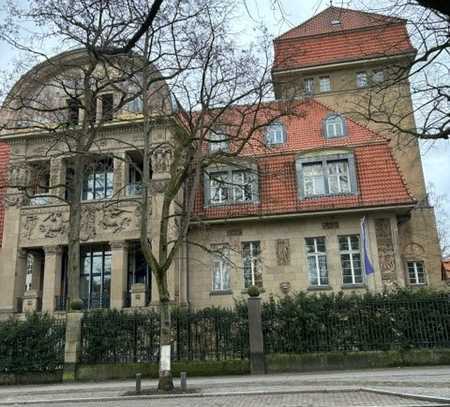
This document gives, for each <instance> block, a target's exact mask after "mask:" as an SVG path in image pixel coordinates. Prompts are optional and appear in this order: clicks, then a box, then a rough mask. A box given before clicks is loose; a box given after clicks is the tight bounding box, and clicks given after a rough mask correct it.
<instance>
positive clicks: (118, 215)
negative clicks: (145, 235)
mask: <svg viewBox="0 0 450 407" xmlns="http://www.w3.org/2000/svg"><path fill="white" fill-rule="evenodd" d="M126 214H131V211H127V210H124V209H120V208H107V209H104V210H103V218H102V220H101V222H100V223H101V225H102V226H103V229H105V230H107V231H108V230H110V231H112V233H117V232H121V231H123V230H125V229H127V228H128V227H129V226H130V224H131V217H130V216H126Z"/></svg>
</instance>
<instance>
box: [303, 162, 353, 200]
mask: <svg viewBox="0 0 450 407" xmlns="http://www.w3.org/2000/svg"><path fill="white" fill-rule="evenodd" d="M296 167H297V178H298V182H299V191H298V193H299V196H300V198H302V199H303V198H310V197H314V196H323V195H338V194H350V193H356V188H357V187H356V173H355V164H354V158H353V156H352V155H351V154H339V155H330V156H320V157H317V158H299V159H297V162H296Z"/></svg>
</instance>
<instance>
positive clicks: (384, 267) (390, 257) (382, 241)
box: [375, 219, 396, 280]
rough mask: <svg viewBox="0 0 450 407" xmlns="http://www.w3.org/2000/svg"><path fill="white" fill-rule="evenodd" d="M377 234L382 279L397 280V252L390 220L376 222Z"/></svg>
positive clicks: (377, 220)
mask: <svg viewBox="0 0 450 407" xmlns="http://www.w3.org/2000/svg"><path fill="white" fill-rule="evenodd" d="M375 234H376V238H377V246H378V259H379V263H380V271H381V278H382V279H383V280H394V279H395V271H396V270H395V251H394V243H393V241H392V230H391V222H390V220H389V219H376V220H375Z"/></svg>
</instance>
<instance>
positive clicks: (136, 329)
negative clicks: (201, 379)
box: [81, 308, 248, 363]
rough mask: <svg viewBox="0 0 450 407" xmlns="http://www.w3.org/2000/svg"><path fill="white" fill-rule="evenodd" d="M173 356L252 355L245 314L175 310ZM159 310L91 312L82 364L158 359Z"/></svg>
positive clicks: (84, 325) (84, 335) (84, 329)
mask: <svg viewBox="0 0 450 407" xmlns="http://www.w3.org/2000/svg"><path fill="white" fill-rule="evenodd" d="M171 318H172V332H173V346H172V358H173V359H174V360H178V361H181V360H225V359H237V358H239V359H242V358H247V357H248V323H247V317H246V315H241V313H239V312H237V311H234V310H225V309H215V308H209V309H204V310H200V311H192V310H188V309H173V310H172V317H171ZM159 330H160V322H159V313H158V312H156V311H155V310H145V311H141V312H135V313H127V312H111V311H92V312H89V313H86V314H85V317H84V318H83V322H82V329H81V362H82V363H127V362H157V361H158V357H159Z"/></svg>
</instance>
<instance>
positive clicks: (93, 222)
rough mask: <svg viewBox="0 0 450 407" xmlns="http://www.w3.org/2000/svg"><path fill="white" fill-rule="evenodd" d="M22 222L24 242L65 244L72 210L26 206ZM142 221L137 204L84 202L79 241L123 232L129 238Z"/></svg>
mask: <svg viewBox="0 0 450 407" xmlns="http://www.w3.org/2000/svg"><path fill="white" fill-rule="evenodd" d="M20 223H21V224H20V235H19V236H20V240H21V245H22V246H27V245H28V244H29V245H41V244H42V245H49V244H63V242H66V241H67V238H68V233H69V227H70V225H69V210H68V207H64V206H52V207H48V206H47V207H42V208H26V209H23V210H22V213H21V219H20ZM140 223H141V214H140V211H139V207H138V206H135V205H127V206H119V205H114V206H111V207H105V206H104V205H95V204H89V205H83V206H82V209H81V224H80V241H81V242H87V241H95V240H99V241H100V240H105V239H106V240H110V238H111V235H113V236H120V235H121V234H125V235H126V236H127V237H126V238H127V239H128V238H131V237H133V238H134V235H135V234H137V233H138V231H139V226H140ZM136 237H137V236H136ZM52 242H53V243H52Z"/></svg>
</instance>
